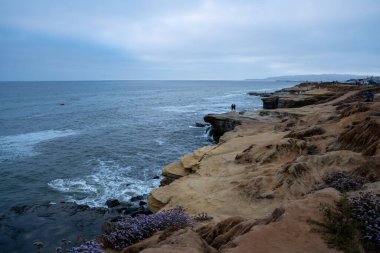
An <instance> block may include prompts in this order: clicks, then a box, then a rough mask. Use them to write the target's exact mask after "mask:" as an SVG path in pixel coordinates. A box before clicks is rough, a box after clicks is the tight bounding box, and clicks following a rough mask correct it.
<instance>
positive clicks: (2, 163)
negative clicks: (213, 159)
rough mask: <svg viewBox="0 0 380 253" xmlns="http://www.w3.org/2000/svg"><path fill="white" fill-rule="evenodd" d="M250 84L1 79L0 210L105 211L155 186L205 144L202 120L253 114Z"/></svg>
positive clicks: (261, 86)
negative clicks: (65, 205)
mask: <svg viewBox="0 0 380 253" xmlns="http://www.w3.org/2000/svg"><path fill="white" fill-rule="evenodd" d="M290 85H292V83H285V82H258V81H89V82H85V81H83V82H0V101H1V104H0V178H1V184H0V196H1V200H2V201H1V202H0V213H1V212H3V211H5V210H6V209H8V208H9V207H11V206H14V205H16V204H31V203H36V202H41V201H52V202H57V201H60V200H69V201H75V202H77V203H81V204H88V205H90V206H104V203H105V201H106V200H107V199H109V198H118V199H120V200H129V198H130V197H131V196H136V195H140V194H145V193H148V192H149V191H150V190H151V189H152V188H154V187H156V186H158V185H159V179H153V178H154V177H155V176H156V175H160V173H161V169H162V168H163V167H164V166H165V165H166V164H168V163H170V162H173V161H175V160H177V159H178V158H179V157H180V156H182V155H184V154H186V153H189V152H192V151H193V150H194V149H196V148H198V147H200V146H203V145H207V144H209V142H208V141H207V138H206V137H205V133H204V131H205V129H204V128H195V127H193V126H194V123H195V122H202V119H203V116H204V115H205V114H207V113H222V112H226V111H228V110H229V107H230V105H231V104H232V103H236V105H237V110H245V109H251V110H252V109H259V108H261V106H262V103H261V100H260V99H259V98H258V97H253V96H248V95H246V93H247V92H248V91H263V90H268V91H269V90H276V89H279V88H283V87H287V86H290Z"/></svg>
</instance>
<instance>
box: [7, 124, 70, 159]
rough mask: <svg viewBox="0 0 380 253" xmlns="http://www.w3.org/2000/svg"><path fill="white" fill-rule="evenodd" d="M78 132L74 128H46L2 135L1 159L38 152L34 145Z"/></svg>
mask: <svg viewBox="0 0 380 253" xmlns="http://www.w3.org/2000/svg"><path fill="white" fill-rule="evenodd" d="M74 134H77V132H75V131H74V130H61V131H59V130H46V131H39V132H32V133H25V134H18V135H8V136H0V147H1V148H0V159H1V160H3V159H17V158H19V157H23V156H33V155H36V154H38V153H37V152H36V151H35V150H34V146H35V145H36V144H38V143H40V142H44V141H49V140H52V139H56V138H62V137H66V136H70V135H74Z"/></svg>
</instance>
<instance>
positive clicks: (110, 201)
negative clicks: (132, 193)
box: [106, 199, 120, 208]
mask: <svg viewBox="0 0 380 253" xmlns="http://www.w3.org/2000/svg"><path fill="white" fill-rule="evenodd" d="M118 205H120V202H119V200H117V199H108V200H107V201H106V206H108V207H109V208H112V207H115V206H118Z"/></svg>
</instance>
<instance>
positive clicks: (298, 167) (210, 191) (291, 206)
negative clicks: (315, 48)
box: [148, 85, 380, 253]
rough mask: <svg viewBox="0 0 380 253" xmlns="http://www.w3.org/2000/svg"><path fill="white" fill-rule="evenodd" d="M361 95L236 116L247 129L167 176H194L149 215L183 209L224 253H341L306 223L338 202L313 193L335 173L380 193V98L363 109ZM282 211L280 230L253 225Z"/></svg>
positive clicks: (339, 90) (163, 192)
mask: <svg viewBox="0 0 380 253" xmlns="http://www.w3.org/2000/svg"><path fill="white" fill-rule="evenodd" d="M322 86H323V85H322ZM300 88H302V89H304V87H300ZM322 88H323V89H325V88H326V87H325V86H323V87H322ZM305 89H306V88H305ZM358 89H360V87H351V86H342V87H339V86H338V85H333V86H332V88H331V90H332V91H334V92H336V93H334V95H333V96H332V98H331V99H330V100H329V101H328V102H326V103H323V104H318V105H316V104H314V105H309V106H304V107H300V108H293V109H290V108H283V109H275V110H263V111H253V112H248V111H247V112H244V113H241V114H238V113H233V114H231V113H230V114H231V115H232V116H233V120H237V119H238V120H239V121H241V122H242V124H241V125H238V126H235V128H234V130H233V131H229V132H226V133H225V134H224V135H223V136H221V137H220V141H219V144H217V145H211V146H207V147H204V148H202V149H198V150H197V151H195V152H194V153H193V154H189V155H187V156H185V157H183V158H182V159H181V161H180V162H179V164H180V165H181V166H182V167H181V168H180V167H174V165H173V167H172V168H170V169H166V172H165V173H169V171H173V172H174V171H175V170H178V171H179V172H178V171H176V172H175V173H178V174H180V173H182V172H183V171H182V169H184V170H187V171H188V172H189V175H184V176H182V177H180V178H178V179H176V180H175V181H173V182H172V183H170V184H169V185H166V186H163V187H160V188H158V189H155V190H154V191H152V192H151V194H150V196H149V199H148V202H149V206H150V209H151V210H152V211H153V212H157V211H159V210H161V209H171V208H174V207H176V206H183V207H184V208H185V209H186V210H187V212H188V213H190V214H192V215H195V214H197V213H201V212H206V213H208V214H209V215H211V216H213V217H214V219H213V220H212V222H210V223H209V224H208V225H207V226H206V227H205V228H200V229H201V230H199V233H200V234H201V235H202V237H203V239H204V240H205V241H206V242H207V243H208V244H209V245H211V246H213V247H214V248H215V249H216V250H218V251H219V252H226V253H227V252H228V253H230V252H231V253H232V252H243V253H244V252H336V251H335V250H333V249H328V248H327V246H326V245H325V244H324V242H323V241H322V240H321V239H320V236H319V235H318V234H314V233H310V232H309V231H310V226H309V224H308V223H307V222H306V220H307V219H309V218H313V217H315V218H318V217H319V218H320V213H319V212H318V206H319V203H320V202H329V203H331V202H332V201H333V200H334V199H336V198H337V196H338V194H337V192H336V191H334V190H332V189H328V190H324V191H321V192H317V193H311V192H313V188H314V187H316V186H318V185H319V184H320V183H321V182H322V178H323V176H324V175H326V174H327V173H330V172H332V171H347V172H351V173H353V174H357V175H361V176H365V177H367V178H369V179H370V180H371V181H375V183H371V184H368V185H366V186H365V187H364V188H363V189H372V190H374V191H375V192H377V191H378V188H379V187H378V184H377V183H376V181H377V182H378V181H379V179H380V170H379V168H380V132H379V129H380V101H378V97H379V96H377V95H376V96H375V102H373V103H363V102H362V101H363V91H361V90H358ZM323 92H325V91H323ZM310 93H315V94H318V91H310ZM230 114H229V115H230ZM227 116H228V115H227ZM227 116H226V115H224V116H223V117H227ZM232 116H231V117H232ZM223 117H221V118H223ZM242 118H244V119H246V120H241V119H242ZM176 166H177V165H176ZM178 166H179V165H178ZM175 173H173V174H175ZM281 206H283V207H285V214H284V215H283V217H282V218H281V219H280V220H279V221H278V222H272V223H270V224H267V225H263V224H258V223H255V222H257V219H259V220H260V219H263V217H268V216H270V215H271V214H272V212H273V211H274V210H278V209H277V208H279V207H281ZM238 221H239V222H238ZM219 222H221V223H219ZM234 222H235V223H236V224H235V223H234ZM199 226H200V225H197V228H198V227H199ZM202 229H203V230H202ZM242 231H244V233H242ZM216 238H219V239H216ZM197 250H198V249H197ZM189 252H190V251H189ZM191 252H193V251H191ZM194 252H197V251H194ZM198 252H204V251H198Z"/></svg>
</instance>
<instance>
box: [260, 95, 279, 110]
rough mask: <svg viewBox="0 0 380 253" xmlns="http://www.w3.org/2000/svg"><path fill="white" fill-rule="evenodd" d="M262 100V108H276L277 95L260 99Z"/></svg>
mask: <svg viewBox="0 0 380 253" xmlns="http://www.w3.org/2000/svg"><path fill="white" fill-rule="evenodd" d="M261 100H262V101H263V108H264V109H276V108H278V96H270V97H265V98H262V99H261Z"/></svg>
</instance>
